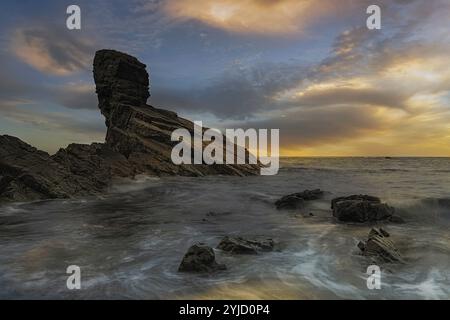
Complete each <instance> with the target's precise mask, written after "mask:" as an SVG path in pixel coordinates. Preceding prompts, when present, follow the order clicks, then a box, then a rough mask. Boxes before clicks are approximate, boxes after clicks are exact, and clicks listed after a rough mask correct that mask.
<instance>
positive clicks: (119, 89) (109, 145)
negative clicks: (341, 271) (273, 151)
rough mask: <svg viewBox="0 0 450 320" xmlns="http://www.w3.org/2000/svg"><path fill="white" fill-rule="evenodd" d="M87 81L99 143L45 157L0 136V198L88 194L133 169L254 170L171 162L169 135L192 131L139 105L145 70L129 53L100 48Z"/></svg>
mask: <svg viewBox="0 0 450 320" xmlns="http://www.w3.org/2000/svg"><path fill="white" fill-rule="evenodd" d="M94 78H95V83H96V86H97V94H98V100H99V108H100V111H101V113H102V114H103V115H104V116H105V120H106V126H107V134H106V143H105V144H100V143H94V144H91V145H80V144H72V145H70V146H68V147H67V148H66V149H61V150H60V151H58V153H57V154H55V155H54V156H50V155H49V154H47V153H46V152H43V151H39V150H37V149H36V148H33V147H32V146H30V145H28V144H26V143H25V142H23V141H21V140H20V139H18V138H15V137H11V136H0V202H3V201H33V200H42V199H57V198H71V197H80V196H89V195H95V194H98V193H102V192H104V191H105V188H106V187H107V186H108V185H109V184H110V183H111V181H112V180H113V179H114V178H116V177H121V178H122V177H124V178H133V177H134V176H135V175H137V174H148V175H157V176H162V175H187V176H203V175H213V174H224V175H238V176H244V175H254V174H255V175H256V174H259V172H260V166H259V165H212V166H207V165H181V166H177V165H175V164H173V162H172V160H171V152H172V148H173V146H174V145H175V144H177V143H178V142H172V141H171V134H172V132H173V131H174V130H176V129H180V128H186V129H188V130H189V131H190V132H193V131H194V125H193V123H192V122H191V121H188V120H186V119H183V118H179V117H178V116H177V114H176V113H174V112H171V111H167V110H162V109H158V108H154V107H152V106H149V105H147V104H146V103H147V99H148V98H149V96H150V93H149V75H148V73H147V71H146V66H145V65H144V64H143V63H141V62H139V61H138V60H137V59H136V58H134V57H132V56H129V55H127V54H124V53H120V52H117V51H113V50H101V51H99V52H97V54H96V56H95V59H94ZM205 130H206V128H205ZM225 145H226V144H225V143H224V146H225ZM224 154H226V152H224ZM247 155H248V153H247Z"/></svg>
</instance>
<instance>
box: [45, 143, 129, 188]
mask: <svg viewBox="0 0 450 320" xmlns="http://www.w3.org/2000/svg"><path fill="white" fill-rule="evenodd" d="M52 159H53V160H55V161H56V162H58V163H60V164H62V165H64V166H65V167H67V168H68V169H69V170H70V172H71V173H72V174H74V175H76V176H79V177H80V179H81V178H83V179H88V181H92V180H93V181H98V182H99V183H100V185H99V187H101V188H103V187H106V186H107V185H108V184H109V182H110V180H111V179H112V178H114V177H122V178H129V177H134V176H135V174H136V173H137V172H136V169H135V168H134V167H133V166H132V165H131V163H130V162H129V161H128V160H127V159H126V158H125V156H124V155H122V154H120V153H118V152H116V151H113V150H112V149H111V148H109V147H108V146H107V145H105V144H102V143H93V144H91V145H84V144H71V145H69V146H68V147H67V148H66V149H60V150H59V151H58V152H57V153H56V154H55V155H53V156H52ZM94 183H97V182H94Z"/></svg>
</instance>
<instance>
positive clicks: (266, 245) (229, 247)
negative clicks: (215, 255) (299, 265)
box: [217, 237, 275, 254]
mask: <svg viewBox="0 0 450 320" xmlns="http://www.w3.org/2000/svg"><path fill="white" fill-rule="evenodd" d="M274 246H275V242H274V241H273V240H272V239H244V238H242V237H236V238H235V237H225V238H224V239H223V240H222V241H221V242H220V243H219V245H218V246H217V249H220V250H223V251H226V252H229V253H233V254H257V253H258V251H272V250H273V248H274Z"/></svg>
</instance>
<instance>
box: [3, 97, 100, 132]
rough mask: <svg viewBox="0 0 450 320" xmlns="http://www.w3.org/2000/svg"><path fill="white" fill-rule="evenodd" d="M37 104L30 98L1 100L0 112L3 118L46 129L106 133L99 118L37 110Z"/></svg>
mask: <svg viewBox="0 0 450 320" xmlns="http://www.w3.org/2000/svg"><path fill="white" fill-rule="evenodd" d="M35 106H36V105H35V103H34V102H32V101H29V100H0V114H1V115H2V119H3V120H5V119H6V120H9V121H12V122H14V123H16V124H19V125H22V126H33V127H35V128H37V129H40V130H45V131H51V132H59V133H63V132H65V133H73V134H78V135H79V134H82V135H88V136H96V137H97V136H99V135H103V136H104V134H105V131H106V128H105V126H104V123H103V121H99V119H80V118H76V117H74V116H73V115H71V114H65V113H62V112H43V111H35V110H33V109H34V107H35Z"/></svg>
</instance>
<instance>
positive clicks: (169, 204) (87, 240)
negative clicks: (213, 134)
mask: <svg viewBox="0 0 450 320" xmlns="http://www.w3.org/2000/svg"><path fill="white" fill-rule="evenodd" d="M282 165H283V169H282V170H281V171H280V174H279V175H278V176H275V177H269V176H267V177H246V178H238V177H206V178H179V177H177V178H164V179H155V178H151V179H142V180H139V181H137V182H133V183H130V184H126V185H118V186H115V187H113V188H112V190H111V192H110V193H109V194H108V195H106V196H104V197H103V198H102V199H83V200H73V201H72V200H71V201H43V202H38V203H30V204H13V205H5V206H3V207H1V208H0V288H2V290H0V298H8V299H15V298H36V299H46V298H67V299H99V298H107V299H108V298H109V299H112V298H119V299H170V298H175V299H177V298H191V299H202V298H208V299H212V298H227V299H229V298H233V299H266V298H267V299H327V298H330V299H336V298H338V299H351V298H354V299H385V298H386V299H389V298H394V299H396V298H397V299H398V298H419V299H443V298H444V299H445V298H447V299H448V298H450V295H449V292H450V259H449V257H450V235H449V234H450V233H449V232H448V228H449V226H450V200H449V199H450V191H449V190H450V170H449V168H450V159H390V160H388V159H357V158H354V159H330V158H322V159H285V161H283V163H282ZM308 188H309V189H311V188H321V189H323V190H326V191H327V195H326V198H325V199H323V200H320V201H317V202H314V203H312V204H311V206H310V207H308V208H306V209H305V210H303V211H299V212H279V211H276V210H275V208H274V206H273V202H274V201H275V200H276V199H278V198H279V197H280V196H282V195H286V194H288V193H291V192H297V191H302V190H304V189H308ZM353 193H368V194H372V195H376V196H380V197H381V198H383V199H384V200H386V201H388V202H389V203H390V204H392V205H394V206H396V207H398V208H399V209H400V213H401V214H402V216H404V218H405V219H406V220H407V221H408V222H407V223H406V224H404V225H390V226H388V227H387V229H388V230H389V231H390V233H391V234H392V236H393V239H394V241H395V242H396V244H397V246H398V247H399V249H400V251H401V252H402V253H403V255H404V256H405V259H406V260H407V261H408V263H407V264H406V265H404V266H390V267H389V268H388V269H386V270H385V271H384V273H383V277H382V290H380V291H370V290H368V289H367V287H366V274H365V271H366V267H367V264H368V261H366V260H365V259H364V258H363V257H361V256H360V255H359V254H358V249H357V248H356V244H357V242H358V240H360V239H364V238H366V237H367V233H368V231H369V229H370V227H368V226H354V225H353V226H352V225H343V224H337V223H335V221H334V220H333V219H332V218H331V213H330V209H329V203H330V199H331V198H333V197H336V196H341V195H348V194H353ZM310 212H311V213H313V214H314V216H312V217H310V216H309V213H310ZM211 213H212V214H211ZM225 235H243V236H264V237H272V238H274V239H276V240H277V241H278V242H279V250H276V251H274V252H270V253H264V254H259V255H257V256H230V255H227V254H224V253H222V252H219V251H217V252H216V255H217V260H218V261H219V262H220V263H225V264H226V265H227V266H228V270H227V271H224V272H220V273H216V274H213V275H191V274H184V273H178V272H177V268H178V265H179V263H180V260H181V258H182V256H183V255H184V253H185V252H186V250H187V249H188V247H189V246H190V245H192V244H194V243H196V242H200V241H201V242H205V243H207V244H209V245H211V246H216V245H217V244H218V243H219V241H220V240H221V238H222V237H223V236H225ZM69 265H79V266H80V267H81V270H82V290H80V291H69V290H67V288H66V279H67V275H66V274H65V271H66V268H67V266H69Z"/></svg>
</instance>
